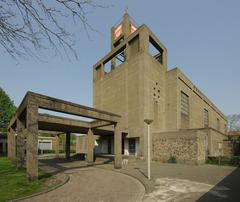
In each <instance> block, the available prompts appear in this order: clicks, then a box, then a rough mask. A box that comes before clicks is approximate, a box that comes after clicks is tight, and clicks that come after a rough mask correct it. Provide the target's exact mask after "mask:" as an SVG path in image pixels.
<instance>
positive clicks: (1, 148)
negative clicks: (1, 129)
mask: <svg viewBox="0 0 240 202" xmlns="http://www.w3.org/2000/svg"><path fill="white" fill-rule="evenodd" d="M0 154H3V143H2V142H0Z"/></svg>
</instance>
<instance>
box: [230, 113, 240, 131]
mask: <svg viewBox="0 0 240 202" xmlns="http://www.w3.org/2000/svg"><path fill="white" fill-rule="evenodd" d="M228 130H230V131H233V130H240V114H233V115H230V116H228Z"/></svg>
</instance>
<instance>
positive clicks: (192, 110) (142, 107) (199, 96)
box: [93, 13, 227, 161]
mask: <svg viewBox="0 0 240 202" xmlns="http://www.w3.org/2000/svg"><path fill="white" fill-rule="evenodd" d="M111 35H112V38H111V51H110V52H109V53H108V54H107V55H106V56H104V57H103V58H102V59H101V60H100V61H98V62H97V63H96V64H95V65H94V66H93V105H94V107H95V108H98V109H101V110H107V111H109V112H112V113H117V114H119V115H121V116H122V122H121V127H122V129H123V130H125V131H126V133H127V136H126V137H125V139H124V145H123V149H124V152H123V153H125V154H128V153H129V152H127V153H126V152H125V151H126V150H128V148H126V147H127V146H129V150H130V149H131V148H130V142H132V143H131V144H132V146H131V147H134V146H133V144H134V141H132V140H133V139H135V148H134V149H135V155H136V154H137V155H138V156H144V157H146V152H147V125H146V124H144V119H153V120H154V121H153V123H152V125H151V131H152V134H155V136H156V135H157V134H159V137H161V135H160V134H161V133H167V132H174V133H176V134H177V135H179V136H181V135H182V133H183V132H181V130H182V129H184V130H185V131H186V130H189V131H188V132H186V133H187V134H188V135H190V136H191V134H192V135H193V136H194V134H196V133H197V134H198V133H199V136H201V134H205V135H206V136H209V138H204V144H205V146H202V148H203V149H204V150H209V148H208V147H209V145H211V144H212V141H214V140H213V139H214V138H211V137H212V136H211V135H210V133H211V132H206V131H205V132H203V131H201V132H193V131H194V130H199V129H204V128H205V129H209V130H210V129H214V131H217V132H216V134H217V137H218V138H217V139H218V140H215V141H217V142H222V141H223V139H224V138H225V135H224V132H225V127H226V125H227V119H226V117H225V116H224V115H223V114H222V113H221V112H220V111H219V109H218V108H217V107H216V106H215V105H214V104H213V103H212V102H211V101H210V100H209V99H208V98H207V97H206V96H205V95H204V94H203V93H202V92H201V91H200V90H198V89H197V87H196V86H195V85H193V83H192V82H191V81H190V80H189V79H188V78H187V77H186V76H185V75H184V74H183V73H182V72H181V71H180V70H179V69H178V68H174V69H172V70H168V66H167V49H166V47H165V46H164V45H163V44H162V43H161V42H160V40H159V39H158V38H157V37H156V36H155V35H154V34H153V33H152V32H151V30H150V29H149V28H148V27H147V26H146V25H141V26H139V27H137V26H136V25H134V23H132V21H131V19H130V17H129V15H128V14H127V13H125V15H124V17H123V20H122V21H121V22H120V23H118V24H117V25H116V26H114V27H112V30H111ZM152 50H154V51H155V54H153V53H152ZM108 65H109V66H108ZM184 97H185V98H184ZM184 99H185V101H184ZM184 102H185V103H184ZM184 110H185V111H184ZM186 114H187V115H186ZM191 131H192V132H191ZM152 138H153V135H152ZM157 139H159V138H157ZM130 140H131V141H130ZM209 141H210V142H209ZM152 145H153V144H152ZM175 146H176V147H177V145H175ZM204 147H206V148H204ZM161 152H163V151H161ZM186 152H187V149H186ZM130 153H131V152H130ZM154 153H156V152H155V151H153V154H154ZM197 153H199V152H197ZM197 153H196V155H197ZM204 153H205V151H204ZM206 153H207V151H206ZM215 153H217V152H215ZM212 154H214V151H212ZM197 158H198V157H196V159H197ZM201 161H202V160H201Z"/></svg>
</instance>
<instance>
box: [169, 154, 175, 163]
mask: <svg viewBox="0 0 240 202" xmlns="http://www.w3.org/2000/svg"><path fill="white" fill-rule="evenodd" d="M167 162H168V163H177V159H176V157H175V156H172V155H171V156H170V157H169V159H168V161H167Z"/></svg>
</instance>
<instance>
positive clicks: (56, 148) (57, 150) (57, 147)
mask: <svg viewBox="0 0 240 202" xmlns="http://www.w3.org/2000/svg"><path fill="white" fill-rule="evenodd" d="M55 138H56V139H55V141H56V147H55V154H56V158H58V157H59V135H56V137H55Z"/></svg>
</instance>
